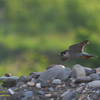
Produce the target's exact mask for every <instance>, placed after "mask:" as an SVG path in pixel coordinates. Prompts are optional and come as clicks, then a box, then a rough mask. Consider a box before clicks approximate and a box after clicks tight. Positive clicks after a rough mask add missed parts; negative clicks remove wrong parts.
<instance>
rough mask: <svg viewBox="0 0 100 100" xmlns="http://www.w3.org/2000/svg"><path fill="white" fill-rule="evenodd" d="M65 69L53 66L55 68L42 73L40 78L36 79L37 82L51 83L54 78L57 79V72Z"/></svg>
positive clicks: (61, 66) (60, 66)
mask: <svg viewBox="0 0 100 100" xmlns="http://www.w3.org/2000/svg"><path fill="white" fill-rule="evenodd" d="M64 68H65V67H64V66H63V65H55V67H53V68H50V69H49V70H46V71H45V72H43V73H42V74H41V75H40V77H39V78H38V79H37V81H43V82H45V83H47V81H48V80H49V81H52V80H54V79H55V78H57V75H58V74H59V72H60V71H61V70H62V69H64Z"/></svg>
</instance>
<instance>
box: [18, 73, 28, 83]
mask: <svg viewBox="0 0 100 100" xmlns="http://www.w3.org/2000/svg"><path fill="white" fill-rule="evenodd" d="M18 82H24V83H27V82H28V79H27V77H26V76H24V75H22V76H20V77H19V79H18Z"/></svg>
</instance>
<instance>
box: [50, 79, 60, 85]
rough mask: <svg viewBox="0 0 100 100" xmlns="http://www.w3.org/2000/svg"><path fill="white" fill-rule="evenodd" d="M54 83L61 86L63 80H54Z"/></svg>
mask: <svg viewBox="0 0 100 100" xmlns="http://www.w3.org/2000/svg"><path fill="white" fill-rule="evenodd" d="M52 83H55V84H61V80H60V79H54V80H53V81H52Z"/></svg>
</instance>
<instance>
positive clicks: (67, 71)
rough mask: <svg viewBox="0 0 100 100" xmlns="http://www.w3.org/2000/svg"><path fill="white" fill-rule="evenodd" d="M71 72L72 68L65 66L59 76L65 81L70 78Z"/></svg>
mask: <svg viewBox="0 0 100 100" xmlns="http://www.w3.org/2000/svg"><path fill="white" fill-rule="evenodd" d="M70 74H71V70H70V68H64V69H62V70H61V71H60V72H59V74H58V75H57V78H58V79H60V80H61V81H65V80H66V79H68V77H69V76H70Z"/></svg>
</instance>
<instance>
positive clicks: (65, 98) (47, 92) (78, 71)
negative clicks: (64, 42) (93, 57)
mask: <svg viewBox="0 0 100 100" xmlns="http://www.w3.org/2000/svg"><path fill="white" fill-rule="evenodd" d="M0 81H1V87H0V100H100V68H95V69H90V68H87V67H83V66H81V65H79V64H76V65H74V66H73V68H72V70H71V69H70V68H68V67H65V66H63V65H50V66H48V67H47V70H46V71H44V72H37V73H35V72H31V73H30V74H29V76H24V75H22V76H20V77H19V78H18V77H16V76H11V75H10V74H9V73H6V74H5V75H4V76H2V77H1V78H0Z"/></svg>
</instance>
